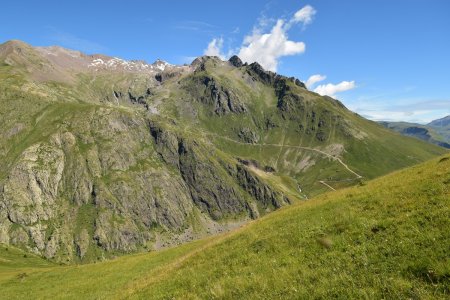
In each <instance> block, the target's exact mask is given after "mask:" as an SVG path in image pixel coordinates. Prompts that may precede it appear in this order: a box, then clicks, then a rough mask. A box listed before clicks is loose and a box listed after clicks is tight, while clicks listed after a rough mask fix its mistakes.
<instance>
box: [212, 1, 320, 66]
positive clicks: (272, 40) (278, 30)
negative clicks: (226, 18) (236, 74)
mask: <svg viewBox="0 0 450 300" xmlns="http://www.w3.org/2000/svg"><path fill="white" fill-rule="evenodd" d="M315 13H316V10H315V9H314V8H313V7H312V6H310V5H306V6H305V7H303V8H302V9H300V10H299V11H297V12H296V13H295V14H294V16H293V17H292V18H291V19H290V20H288V21H287V22H286V20H283V19H278V20H277V21H276V22H275V25H274V26H273V27H272V28H271V29H270V32H267V31H266V30H265V28H266V27H267V25H268V24H269V20H270V19H267V18H265V17H262V18H260V20H259V22H258V26H256V27H255V28H253V32H252V34H250V35H247V36H245V37H244V40H243V42H242V45H241V46H240V48H239V49H238V51H237V53H238V56H239V57H240V58H241V59H242V61H244V62H247V63H253V62H258V63H259V64H261V65H262V66H263V67H264V68H265V69H267V70H270V71H273V72H276V70H277V67H278V63H279V59H280V58H281V57H283V56H289V55H296V54H300V53H303V52H305V48H306V46H305V43H303V42H296V41H291V40H289V38H288V31H289V29H291V27H292V25H294V24H296V23H302V24H303V25H306V24H310V23H311V22H312V18H313V16H314V14H315ZM264 32H265V33H264ZM222 47H223V39H222V38H215V39H213V40H212V41H211V42H210V43H209V44H208V47H207V48H206V50H205V52H204V53H205V54H206V55H216V56H219V57H221V58H222V59H224V58H225V57H226V55H224V54H223V53H224V52H223V50H222ZM228 53H229V54H230V51H228Z"/></svg>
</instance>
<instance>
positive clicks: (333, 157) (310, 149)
mask: <svg viewBox="0 0 450 300" xmlns="http://www.w3.org/2000/svg"><path fill="white" fill-rule="evenodd" d="M207 135H212V136H215V137H218V138H221V139H224V140H227V141H230V142H233V143H236V144H241V145H250V146H274V147H282V148H283V147H286V148H296V149H302V150H309V151H314V152H318V153H320V154H322V155H325V156H327V157H328V158H331V159H333V160H335V161H337V162H339V163H340V164H341V165H342V166H343V167H344V168H345V169H346V170H347V171H349V172H350V173H352V174H353V175H355V176H356V178H355V179H360V178H362V176H361V175H359V174H358V173H356V172H355V171H353V170H352V169H350V167H349V166H348V165H347V164H346V163H344V162H343V161H342V160H341V159H340V158H339V157H336V156H333V155H331V154H329V153H326V152H324V151H322V150H319V149H315V148H310V147H303V146H294V145H282V144H265V143H263V144H251V143H245V142H240V141H236V140H233V139H231V138H228V137H224V136H220V135H217V134H213V133H207Z"/></svg>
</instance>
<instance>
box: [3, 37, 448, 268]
mask: <svg viewBox="0 0 450 300" xmlns="http://www.w3.org/2000/svg"><path fill="white" fill-rule="evenodd" d="M0 128H2V131H0V243H5V244H13V245H16V246H19V247H22V248H24V249H28V250H30V251H33V252H35V253H38V254H41V255H43V256H45V257H47V258H49V259H53V260H56V261H60V262H80V261H81V262H86V261H95V260H101V259H103V258H108V257H113V256H115V255H120V254H122V253H129V252H134V251H143V250H145V251H148V250H153V249H158V248H161V247H167V246H170V245H173V244H178V243H182V242H184V241H188V240H192V239H195V238H199V237H202V236H205V235H207V234H213V233H216V232H221V231H223V230H227V229H229V228H231V227H233V226H236V225H237V224H241V223H242V222H245V221H247V220H249V219H252V218H257V217H259V216H261V215H263V214H265V213H267V212H270V211H272V210H275V209H277V208H279V207H281V206H283V205H288V204H290V203H292V202H294V201H300V200H301V199H307V197H308V196H310V195H314V194H317V193H320V192H323V191H325V190H326V189H328V187H326V186H325V185H323V184H321V182H324V181H328V182H329V184H330V185H332V184H336V183H338V184H339V186H337V185H336V186H335V187H336V188H338V187H340V186H346V185H351V184H354V183H356V182H357V180H356V179H358V178H359V177H358V178H357V177H355V174H356V173H355V172H356V171H357V172H360V171H359V169H361V170H363V171H364V172H365V173H364V174H363V175H364V176H367V177H373V176H375V175H379V174H382V173H383V172H387V171H390V170H392V168H393V166H397V165H398V166H399V167H400V166H405V165H408V164H411V163H415V162H416V161H418V160H423V159H426V158H428V157H431V156H432V155H434V154H439V153H438V152H439V151H437V150H436V149H434V148H427V147H428V146H423V145H422V144H420V145H419V148H420V149H422V148H423V151H422V152H420V151H419V152H417V151H415V152H414V153H410V154H411V155H407V154H408V153H409V152H408V151H410V150H409V145H408V143H403V142H402V141H400V143H399V144H398V143H397V144H395V143H396V141H397V139H398V136H396V135H395V136H392V135H391V133H389V132H388V131H383V129H382V128H381V127H378V126H375V125H374V124H372V123H371V122H368V121H366V120H364V119H362V118H360V117H358V116H356V115H354V114H353V113H351V112H349V111H348V110H347V109H345V107H344V106H343V105H342V104H341V103H339V102H338V101H336V100H334V99H331V98H329V97H321V96H319V95H317V94H314V93H311V92H309V91H308V90H306V88H305V86H304V85H303V83H301V82H300V81H299V80H298V79H295V78H288V77H285V76H281V75H278V74H275V73H272V72H268V71H265V70H264V69H263V68H262V67H261V66H260V65H258V64H257V63H254V64H251V65H247V64H243V63H242V61H240V59H239V58H238V57H233V58H232V59H230V61H229V62H224V61H221V60H220V59H218V58H215V57H201V58H198V59H196V60H195V61H194V62H193V63H192V64H191V65H190V66H173V65H170V64H167V63H164V62H162V61H157V62H156V63H154V64H152V65H150V64H147V63H145V62H140V61H134V62H127V61H124V60H121V59H117V58H110V57H106V56H98V55H97V56H89V55H84V54H82V53H80V52H73V51H70V50H65V49H62V48H59V47H56V48H39V49H36V48H33V47H31V46H29V45H26V44H24V43H21V42H9V43H6V44H3V45H0ZM380 136H382V137H383V138H384V139H388V142H389V143H386V146H380V141H379V137H380ZM391 144H392V145H391ZM383 145H384V144H383ZM421 147H422V148H421ZM429 147H431V146H429ZM373 149H375V150H373ZM396 151H399V152H401V153H402V156H399V155H394V154H395V153H397V152H396ZM380 153H382V155H380ZM417 153H419V155H420V156H417V155H418V154H417ZM360 157H365V158H367V157H370V159H371V161H374V164H375V165H376V167H375V168H370V169H367V168H365V165H364V164H358V162H359V161H360V160H359V158H360ZM343 160H345V161H346V162H347V164H344V163H343Z"/></svg>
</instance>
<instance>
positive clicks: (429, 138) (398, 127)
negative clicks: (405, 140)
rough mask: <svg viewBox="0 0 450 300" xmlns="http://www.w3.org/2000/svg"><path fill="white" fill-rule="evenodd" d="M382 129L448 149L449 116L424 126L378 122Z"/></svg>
mask: <svg viewBox="0 0 450 300" xmlns="http://www.w3.org/2000/svg"><path fill="white" fill-rule="evenodd" d="M379 123H380V124H382V125H383V126H384V127H386V128H389V129H392V130H395V131H397V132H399V133H401V134H403V135H406V136H412V137H415V138H418V139H421V140H423V141H426V142H429V143H432V144H435V145H438V146H441V147H444V148H448V149H450V115H449V116H446V117H443V118H441V119H437V120H434V121H431V122H430V123H428V124H426V125H422V124H417V123H408V122H387V121H381V122H379Z"/></svg>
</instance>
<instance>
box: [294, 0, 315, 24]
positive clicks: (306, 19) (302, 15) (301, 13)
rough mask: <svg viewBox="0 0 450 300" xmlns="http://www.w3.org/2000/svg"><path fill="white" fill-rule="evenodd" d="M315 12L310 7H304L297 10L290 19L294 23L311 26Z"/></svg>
mask: <svg viewBox="0 0 450 300" xmlns="http://www.w3.org/2000/svg"><path fill="white" fill-rule="evenodd" d="M315 14H316V10H315V9H314V8H313V7H312V6H311V5H306V6H305V7H303V8H302V9H300V10H298V11H297V12H296V13H295V15H294V17H293V18H292V20H293V21H295V22H301V23H303V25H308V24H311V22H312V20H313V17H314V15H315Z"/></svg>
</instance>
